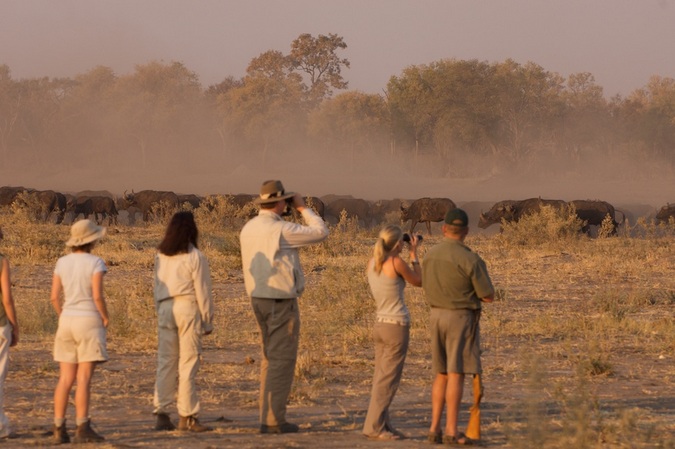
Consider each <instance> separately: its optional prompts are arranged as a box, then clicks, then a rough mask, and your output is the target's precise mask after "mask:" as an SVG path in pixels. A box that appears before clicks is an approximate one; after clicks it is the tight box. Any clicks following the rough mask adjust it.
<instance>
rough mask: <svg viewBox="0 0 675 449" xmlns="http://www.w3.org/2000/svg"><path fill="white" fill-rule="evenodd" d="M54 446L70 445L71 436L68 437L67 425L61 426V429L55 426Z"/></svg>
mask: <svg viewBox="0 0 675 449" xmlns="http://www.w3.org/2000/svg"><path fill="white" fill-rule="evenodd" d="M53 434H54V444H67V443H70V436H68V429H66V423H65V422H64V423H63V424H61V427H56V425H54V431H53Z"/></svg>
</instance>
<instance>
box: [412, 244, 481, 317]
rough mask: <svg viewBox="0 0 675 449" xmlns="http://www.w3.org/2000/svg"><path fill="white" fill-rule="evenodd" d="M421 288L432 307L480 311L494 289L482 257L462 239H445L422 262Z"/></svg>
mask: <svg viewBox="0 0 675 449" xmlns="http://www.w3.org/2000/svg"><path fill="white" fill-rule="evenodd" d="M422 287H423V288H424V293H425V296H426V298H427V302H428V303H429V305H430V306H431V307H440V308H443V309H472V310H480V308H481V300H480V299H481V298H485V297H488V296H491V295H493V294H494V287H493V286H492V281H491V280H490V276H489V275H488V272H487V267H486V266H485V262H484V261H483V259H481V258H480V256H479V255H478V254H476V253H474V252H473V251H471V249H470V248H469V247H468V246H466V245H464V243H462V242H460V241H459V240H454V239H450V238H445V239H443V241H441V242H440V243H439V244H437V245H435V246H434V247H432V248H431V249H430V250H429V251H428V252H427V253H426V254H425V256H424V260H423V262H422Z"/></svg>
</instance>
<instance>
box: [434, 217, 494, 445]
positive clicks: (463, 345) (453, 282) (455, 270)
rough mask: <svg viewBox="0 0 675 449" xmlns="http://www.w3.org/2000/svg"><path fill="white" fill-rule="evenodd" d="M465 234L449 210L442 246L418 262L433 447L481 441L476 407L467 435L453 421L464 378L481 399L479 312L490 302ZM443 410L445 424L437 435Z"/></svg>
mask: <svg viewBox="0 0 675 449" xmlns="http://www.w3.org/2000/svg"><path fill="white" fill-rule="evenodd" d="M468 231H469V217H468V216H467V214H466V212H464V211H463V210H461V209H452V210H450V211H449V212H448V213H447V214H446V216H445V222H444V224H443V236H444V239H443V241H442V242H440V243H439V244H437V245H435V246H434V247H432V248H431V249H430V250H429V252H428V253H427V254H426V255H425V257H424V260H423V262H422V285H423V288H424V292H425V296H426V299H427V302H428V303H429V305H430V306H431V316H430V327H431V349H432V365H433V371H434V373H436V377H435V379H434V383H433V386H432V389H431V428H430V429H429V438H428V439H429V441H430V442H434V443H444V444H460V445H464V444H466V445H470V444H474V443H475V442H476V440H477V439H478V438H480V430H479V419H480V414H479V413H480V412H479V409H478V407H477V406H476V405H474V407H472V410H471V418H470V423H469V426H468V430H467V433H469V435H468V436H467V435H465V434H464V433H462V432H459V429H458V425H457V424H458V423H457V421H458V417H459V407H460V405H461V402H462V393H463V390H464V377H465V375H466V374H472V375H473V376H474V384H473V385H474V396H475V397H476V398H479V397H480V395H481V394H482V392H481V391H480V390H481V389H482V387H481V385H480V374H481V364H480V330H479V320H480V311H481V305H482V303H483V302H492V301H493V300H494V287H493V286H492V281H491V280H490V276H489V275H488V272H487V268H486V266H485V262H484V261H483V259H481V258H480V256H478V255H477V254H476V253H474V252H472V251H471V249H469V248H468V247H467V246H466V245H464V239H465V238H466V235H467V234H468ZM445 406H447V420H446V424H445V429H444V431H442V429H441V417H442V415H443V409H444V408H445ZM470 431H471V432H470Z"/></svg>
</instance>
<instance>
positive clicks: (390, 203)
mask: <svg viewBox="0 0 675 449" xmlns="http://www.w3.org/2000/svg"><path fill="white" fill-rule="evenodd" d="M410 202H412V201H410ZM410 202H408V203H406V204H410ZM403 205H404V200H402V199H399V198H395V199H393V200H377V201H375V202H374V203H373V204H372V205H371V215H372V217H373V220H374V221H375V222H376V223H382V222H384V221H386V220H387V217H388V216H389V217H391V216H396V217H400V216H401V206H403Z"/></svg>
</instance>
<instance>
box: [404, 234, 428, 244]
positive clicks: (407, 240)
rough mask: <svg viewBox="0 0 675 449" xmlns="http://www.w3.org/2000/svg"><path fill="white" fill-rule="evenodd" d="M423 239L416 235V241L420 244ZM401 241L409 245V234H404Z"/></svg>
mask: <svg viewBox="0 0 675 449" xmlns="http://www.w3.org/2000/svg"><path fill="white" fill-rule="evenodd" d="M423 239H424V237H422V236H421V235H420V234H417V241H418V242H421V241H422V240H423ZM401 240H403V241H404V242H406V243H410V234H408V233H407V232H406V233H405V234H403V238H402V239H401Z"/></svg>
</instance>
